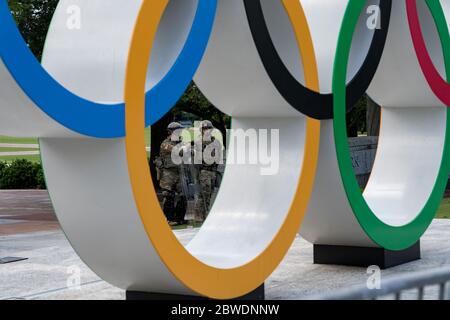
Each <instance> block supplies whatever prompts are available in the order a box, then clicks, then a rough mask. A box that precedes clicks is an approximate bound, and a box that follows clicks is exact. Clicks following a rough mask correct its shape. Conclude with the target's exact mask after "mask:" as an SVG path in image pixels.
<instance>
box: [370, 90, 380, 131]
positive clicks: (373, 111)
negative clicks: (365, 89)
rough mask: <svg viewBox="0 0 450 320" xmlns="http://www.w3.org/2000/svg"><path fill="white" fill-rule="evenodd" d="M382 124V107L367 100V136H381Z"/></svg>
mask: <svg viewBox="0 0 450 320" xmlns="http://www.w3.org/2000/svg"><path fill="white" fill-rule="evenodd" d="M380 124H381V107H380V106H379V105H377V104H376V103H375V101H373V100H372V99H370V98H369V97H368V98H367V135H368V136H379V135H380Z"/></svg>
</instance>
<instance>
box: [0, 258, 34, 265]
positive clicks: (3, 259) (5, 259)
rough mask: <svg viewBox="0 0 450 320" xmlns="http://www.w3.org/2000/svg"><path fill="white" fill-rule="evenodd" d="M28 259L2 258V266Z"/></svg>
mask: <svg viewBox="0 0 450 320" xmlns="http://www.w3.org/2000/svg"><path fill="white" fill-rule="evenodd" d="M27 259H28V258H18V257H6V258H0V264H7V263H13V262H19V261H23V260H27Z"/></svg>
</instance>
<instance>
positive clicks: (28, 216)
mask: <svg viewBox="0 0 450 320" xmlns="http://www.w3.org/2000/svg"><path fill="white" fill-rule="evenodd" d="M58 229H59V224H58V222H57V220H56V217H55V214H54V212H53V207H52V204H51V202H50V198H49V196H48V192H47V191H46V190H11V191H9V190H8V191H6V190H2V191H0V236H2V235H3V236H4V235H12V234H18V233H27V232H36V231H51V230H58ZM0 250H1V248H0Z"/></svg>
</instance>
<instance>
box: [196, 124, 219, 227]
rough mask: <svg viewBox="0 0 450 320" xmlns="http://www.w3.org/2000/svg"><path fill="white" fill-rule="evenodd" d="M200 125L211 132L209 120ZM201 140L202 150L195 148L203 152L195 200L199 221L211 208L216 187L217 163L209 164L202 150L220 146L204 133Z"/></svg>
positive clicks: (203, 218)
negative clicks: (198, 188)
mask: <svg viewBox="0 0 450 320" xmlns="http://www.w3.org/2000/svg"><path fill="white" fill-rule="evenodd" d="M205 123H206V125H205ZM202 126H203V129H207V130H209V134H210V133H211V131H212V129H214V127H213V126H212V124H211V122H209V121H204V123H203V124H202ZM202 140H203V141H202V150H196V152H198V151H200V152H202V154H203V163H202V165H201V166H200V167H199V169H198V182H199V184H200V190H201V191H200V194H199V196H198V201H197V202H196V213H197V216H196V220H197V221H199V222H202V221H204V220H205V219H206V217H207V215H208V212H209V210H210V209H211V205H212V203H211V198H212V195H213V192H214V189H215V188H216V184H217V177H218V173H217V167H218V163H213V164H211V161H205V152H204V151H205V149H206V148H209V147H215V148H222V145H221V144H220V142H219V141H217V140H216V139H215V138H214V137H211V136H209V137H206V135H205V134H203V133H202ZM217 150H218V149H217Z"/></svg>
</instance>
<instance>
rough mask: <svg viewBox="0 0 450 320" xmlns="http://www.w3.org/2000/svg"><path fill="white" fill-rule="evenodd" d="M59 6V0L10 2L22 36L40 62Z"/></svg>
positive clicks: (17, 0)
mask: <svg viewBox="0 0 450 320" xmlns="http://www.w3.org/2000/svg"><path fill="white" fill-rule="evenodd" d="M57 4H58V0H8V5H9V7H10V9H11V13H12V14H13V16H14V18H15V20H16V23H17V26H18V28H19V30H20V32H21V33H22V36H23V37H24V39H25V41H26V42H27V43H28V46H29V47H30V49H31V51H32V52H33V53H34V55H35V56H36V57H37V58H38V59H39V60H40V59H41V57H42V50H43V48H44V43H45V37H46V35H47V30H48V27H49V25H50V21H51V19H52V16H53V13H54V11H55V9H56V5H57Z"/></svg>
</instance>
